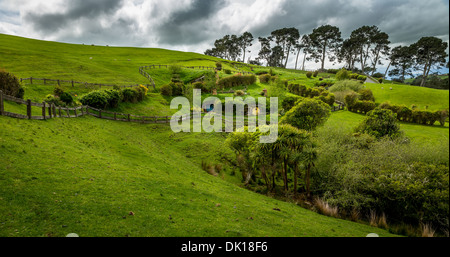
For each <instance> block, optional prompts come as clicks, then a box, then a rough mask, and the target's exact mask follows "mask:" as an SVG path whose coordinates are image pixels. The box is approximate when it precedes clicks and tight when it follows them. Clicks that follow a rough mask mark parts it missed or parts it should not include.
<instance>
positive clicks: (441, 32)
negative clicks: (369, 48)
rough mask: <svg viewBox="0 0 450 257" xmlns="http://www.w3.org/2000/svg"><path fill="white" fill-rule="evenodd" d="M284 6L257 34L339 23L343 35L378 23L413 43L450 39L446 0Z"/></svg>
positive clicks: (294, 1)
mask: <svg viewBox="0 0 450 257" xmlns="http://www.w3.org/2000/svg"><path fill="white" fill-rule="evenodd" d="M281 9H282V10H284V13H282V14H277V15H273V16H271V17H270V19H269V20H267V22H266V24H262V25H260V26H258V27H255V28H254V32H255V34H258V35H269V34H270V32H271V31H273V30H275V29H278V28H283V27H296V28H298V29H299V30H300V33H301V34H306V33H310V32H312V30H313V29H314V28H317V27H319V26H321V25H325V24H330V25H333V26H337V27H339V29H340V30H341V33H342V37H344V38H346V37H349V36H350V34H351V32H352V31H353V30H355V29H357V28H359V27H361V26H364V25H368V26H371V25H376V26H378V27H379V28H380V30H382V31H384V32H386V33H388V34H389V35H390V39H391V41H392V43H412V42H415V41H417V40H418V39H419V38H420V37H422V36H444V37H446V39H448V28H449V27H448V22H449V16H448V2H446V1H442V0H432V1H421V0H396V1H392V0H377V1H353V3H351V1H349V2H343V1H336V0H324V1H317V2H315V1H298V0H288V1H285V2H284V3H283V5H282V6H281Z"/></svg>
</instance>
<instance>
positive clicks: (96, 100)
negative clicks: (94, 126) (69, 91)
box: [79, 90, 108, 109]
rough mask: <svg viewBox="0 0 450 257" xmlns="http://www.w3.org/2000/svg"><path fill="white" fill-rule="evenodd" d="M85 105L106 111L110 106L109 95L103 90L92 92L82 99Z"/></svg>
mask: <svg viewBox="0 0 450 257" xmlns="http://www.w3.org/2000/svg"><path fill="white" fill-rule="evenodd" d="M79 100H80V102H81V103H82V104H83V105H88V106H90V107H94V108H97V109H105V108H106V106H108V94H106V92H105V91H103V90H96V91H92V92H90V93H88V94H86V95H83V96H82V97H80V99H79Z"/></svg>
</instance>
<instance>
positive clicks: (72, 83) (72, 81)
mask: <svg viewBox="0 0 450 257" xmlns="http://www.w3.org/2000/svg"><path fill="white" fill-rule="evenodd" d="M72 87H73V79H72Z"/></svg>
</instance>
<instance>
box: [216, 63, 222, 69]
mask: <svg viewBox="0 0 450 257" xmlns="http://www.w3.org/2000/svg"><path fill="white" fill-rule="evenodd" d="M216 69H217V70H222V63H221V62H216Z"/></svg>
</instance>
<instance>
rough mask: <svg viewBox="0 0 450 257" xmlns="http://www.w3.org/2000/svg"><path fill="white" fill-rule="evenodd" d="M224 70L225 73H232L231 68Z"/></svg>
mask: <svg viewBox="0 0 450 257" xmlns="http://www.w3.org/2000/svg"><path fill="white" fill-rule="evenodd" d="M223 71H224V72H225V74H231V70H229V69H225V70H223Z"/></svg>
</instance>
